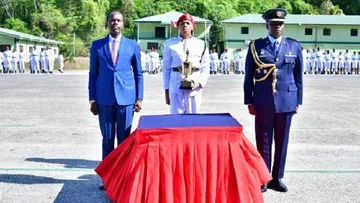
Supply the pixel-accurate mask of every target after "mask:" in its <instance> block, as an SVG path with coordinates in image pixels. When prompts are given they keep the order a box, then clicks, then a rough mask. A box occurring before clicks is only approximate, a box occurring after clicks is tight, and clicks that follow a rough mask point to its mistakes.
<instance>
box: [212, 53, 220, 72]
mask: <svg viewBox="0 0 360 203" xmlns="http://www.w3.org/2000/svg"><path fill="white" fill-rule="evenodd" d="M210 59H211V72H212V73H213V74H216V73H217V72H218V71H219V55H218V53H217V52H216V50H215V49H213V50H212V51H211V54H210Z"/></svg>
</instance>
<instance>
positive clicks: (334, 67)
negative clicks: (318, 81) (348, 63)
mask: <svg viewBox="0 0 360 203" xmlns="http://www.w3.org/2000/svg"><path fill="white" fill-rule="evenodd" d="M337 63H338V54H337V53H336V50H335V49H333V52H332V53H331V74H332V73H335V74H338V73H339V69H338V64H337Z"/></svg>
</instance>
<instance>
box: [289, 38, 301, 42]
mask: <svg viewBox="0 0 360 203" xmlns="http://www.w3.org/2000/svg"><path fill="white" fill-rule="evenodd" d="M286 39H289V40H292V41H295V42H299V40H297V39H294V38H291V37H286Z"/></svg>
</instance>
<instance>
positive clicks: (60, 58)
mask: <svg viewBox="0 0 360 203" xmlns="http://www.w3.org/2000/svg"><path fill="white" fill-rule="evenodd" d="M58 63H59V69H58V70H59V72H60V73H63V71H64V55H63V54H62V52H60V53H59V56H58Z"/></svg>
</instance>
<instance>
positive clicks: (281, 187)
mask: <svg viewBox="0 0 360 203" xmlns="http://www.w3.org/2000/svg"><path fill="white" fill-rule="evenodd" d="M267 188H269V189H272V190H275V191H278V192H287V191H288V189H287V187H286V185H285V184H284V183H283V182H282V181H281V179H272V180H271V181H270V182H269V183H268V185H267Z"/></svg>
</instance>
